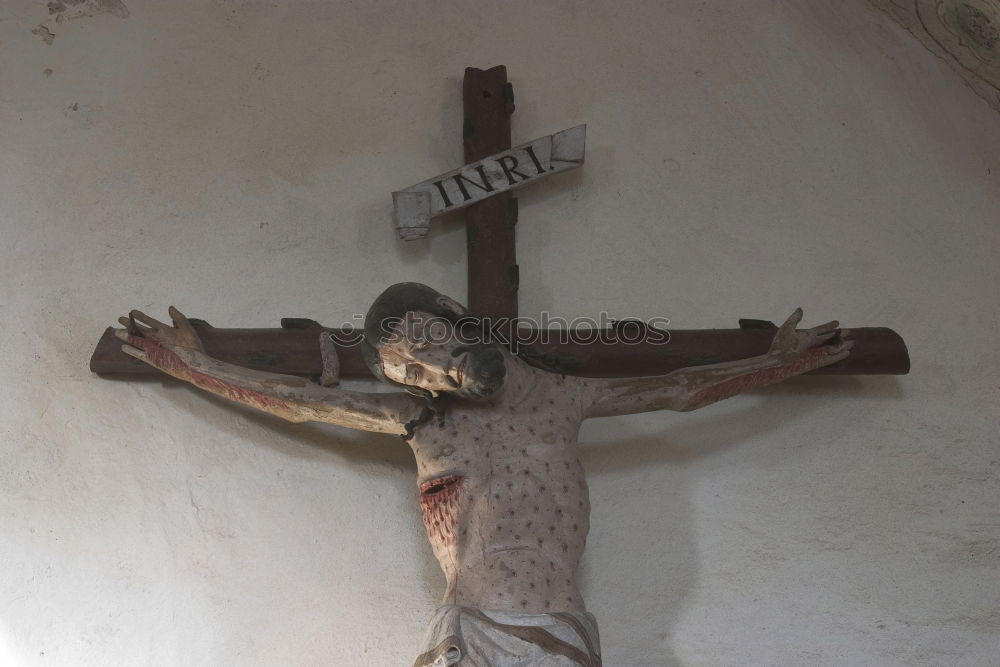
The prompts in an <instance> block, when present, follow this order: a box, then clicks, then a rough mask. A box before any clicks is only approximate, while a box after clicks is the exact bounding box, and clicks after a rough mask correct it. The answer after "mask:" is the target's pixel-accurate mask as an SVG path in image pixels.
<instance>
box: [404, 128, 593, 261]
mask: <svg viewBox="0 0 1000 667" xmlns="http://www.w3.org/2000/svg"><path fill="white" fill-rule="evenodd" d="M586 142H587V126H586V125H577V126H576V127H571V128H569V129H568V130H563V131H562V132H556V133H555V134H550V135H548V136H545V137H540V138H538V139H535V140H533V141H529V142H528V143H526V144H521V145H520V146H515V147H514V148H509V149H507V150H505V151H502V152H500V153H497V154H496V155H491V156H490V157H488V158H485V159H483V160H480V161H479V162H473V163H472V164H467V165H465V166H464V167H462V168H460V169H455V170H454V171H449V172H448V173H446V174H441V175H440V176H435V177H434V178H431V179H429V180H426V181H424V182H422V183H417V184H416V185H414V186H412V187H409V188H406V189H405V190H400V191H399V192H393V193H392V202H393V205H394V206H395V209H396V229H397V231H398V232H399V237H400V238H402V239H404V240H406V241H412V240H414V239H419V238H423V237H424V236H426V235H427V229H428V227H429V226H430V222H431V218H433V217H434V216H437V215H440V214H442V213H446V212H448V211H454V210H457V209H460V208H463V207H465V206H468V205H470V204H475V203H476V202H477V201H481V200H483V199H486V198H487V197H491V196H493V195H496V194H500V193H501V192H506V191H507V190H512V189H514V188H519V187H521V186H522V185H524V184H526V183H532V182H534V181H537V180H538V179H540V178H543V177H545V176H549V175H550V174H558V173H559V172H561V171H566V170H567V169H573V168H574V167H579V166H580V165H582V164H583V152H584V148H585V146H586Z"/></svg>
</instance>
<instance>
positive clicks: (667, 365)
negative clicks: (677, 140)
mask: <svg viewBox="0 0 1000 667" xmlns="http://www.w3.org/2000/svg"><path fill="white" fill-rule="evenodd" d="M462 98H463V107H464V113H465V120H464V123H463V127H462V136H463V139H464V144H465V161H466V164H470V163H475V162H477V161H480V160H483V159H484V158H487V157H489V156H492V155H496V154H498V153H501V152H503V151H505V150H507V149H510V148H511V131H510V116H511V114H512V113H513V112H514V93H513V87H512V86H511V84H510V82H508V80H507V69H506V67H504V66H502V65H501V66H497V67H493V68H492V69H488V70H480V69H475V68H471V67H470V68H467V69H466V71H465V78H464V81H463V89H462ZM512 180H513V179H512ZM484 181H485V177H484ZM465 216H466V232H467V248H468V272H469V274H468V275H469V278H468V284H469V295H468V303H467V305H468V307H469V309H470V310H471V311H472V312H473V313H475V314H476V315H479V316H483V317H486V318H491V319H492V320H494V321H498V320H503V319H504V318H509V319H513V318H515V317H517V314H518V313H517V291H518V287H519V282H520V277H519V271H518V265H517V260H516V253H515V240H514V229H515V225H516V223H517V220H518V208H517V200H516V199H515V198H514V195H513V194H512V193H511V192H510V190H506V191H504V192H500V193H497V194H492V196H489V197H487V198H485V199H482V200H481V201H477V202H475V203H473V204H471V205H469V206H468V207H467V208H466V213H465ZM192 324H193V325H194V327H195V329H196V331H197V332H198V335H199V336H200V337H201V340H202V342H203V344H204V346H205V351H206V353H207V354H208V355H210V356H212V357H214V358H216V359H218V360H220V361H225V362H228V363H232V364H236V365H239V366H245V367H248V368H254V369H259V370H267V371H272V372H276V373H287V374H292V375H300V376H306V377H319V376H320V375H321V373H322V371H323V362H322V357H321V353H320V347H319V345H318V342H317V341H318V336H319V334H320V332H322V331H330V333H331V335H332V337H333V340H334V344H335V347H336V348H337V353H338V356H339V359H340V374H341V376H343V377H348V378H352V377H353V378H364V377H371V373H370V372H369V370H368V367H367V366H366V365H365V363H364V361H363V359H362V358H361V351H360V346H358V345H357V344H356V342H357V339H358V335H359V332H358V331H357V330H354V329H351V328H347V327H345V328H341V329H329V328H327V327H324V326H323V325H321V324H319V323H318V322H315V321H313V320H309V319H302V318H285V319H282V321H281V328H266V329H219V328H215V327H212V326H211V325H209V324H208V323H207V322H204V321H201V320H192ZM627 325H628V326H642V325H641V324H638V323H634V322H630V323H628V324H627ZM616 326H622V324H621V323H620V324H619V325H616ZM775 330H776V326H775V325H774V324H773V323H771V322H767V321H762V320H751V319H741V320H740V321H739V328H736V329H703V330H680V331H679V330H671V331H670V332H669V336H670V341H669V343H668V344H665V345H664V344H659V343H655V342H650V341H644V342H639V343H628V344H624V343H620V342H616V341H617V340H618V339H619V336H617V335H615V334H616V330H615V329H614V328H612V329H608V330H605V331H603V332H596V333H597V334H598V335H595V336H594V339H595V340H593V341H588V342H581V341H577V340H572V339H571V337H569V336H567V335H565V334H566V333H567V332H561V333H562V334H563V335H555V336H551V337H550V339H549V341H548V342H539V341H538V340H537V336H536V334H537V331H536V330H532V329H518V330H509V329H507V330H505V331H503V332H501V333H503V334H505V335H512V336H515V337H516V338H518V339H519V340H530V341H532V345H533V347H535V348H536V349H537V350H539V351H540V352H542V353H543V354H548V355H551V357H552V358H553V359H558V360H561V361H560V362H559V363H560V364H561V367H560V370H562V371H563V372H565V373H566V374H570V375H580V376H588V377H635V376H644V375H662V374H666V373H669V372H670V371H673V370H676V369H678V368H683V367H688V366H695V365H700V364H712V363H719V362H723V361H731V360H736V359H743V358H747V357H752V356H756V355H759V354H762V353H764V352H765V351H767V349H768V346H769V345H770V344H771V341H772V339H773V338H774V333H775ZM113 331H114V330H113V329H112V328H108V329H107V330H106V331H105V332H104V335H103V336H102V337H101V340H100V341H99V342H98V345H97V348H96V349H95V351H94V354H93V356H92V357H91V360H90V368H91V370H92V371H94V372H96V373H101V374H108V375H130V376H141V375H152V374H157V373H159V372H158V371H157V370H156V369H154V368H152V367H151V366H149V365H147V364H145V363H143V362H141V361H138V360H137V359H135V358H133V357H130V356H128V355H126V354H123V353H122V352H121V341H120V340H118V339H117V338H116V337H115V335H114V333H113ZM844 331H845V332H848V331H849V332H850V335H851V337H852V338H853V340H854V341H855V343H854V349H853V350H852V352H851V355H850V356H849V357H848V358H847V359H845V360H844V361H841V362H839V363H837V364H835V365H833V366H828V367H825V368H821V369H819V370H816V371H813V372H814V373H817V374H854V375H872V374H891V375H902V374H905V373H907V372H908V371H909V368H910V361H909V355H908V353H907V350H906V345H905V343H904V342H903V339H902V338H901V337H900V336H899V334H897V333H896V332H895V331H893V330H892V329H889V328H886V327H860V328H852V329H844Z"/></svg>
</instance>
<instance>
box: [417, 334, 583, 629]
mask: <svg viewBox="0 0 1000 667" xmlns="http://www.w3.org/2000/svg"><path fill="white" fill-rule="evenodd" d="M507 374H508V375H507V380H506V383H505V388H504V391H503V392H501V393H500V394H499V395H498V396H495V397H491V398H488V399H484V400H481V401H477V402H473V401H468V402H463V403H459V404H453V405H450V406H449V408H448V409H447V411H446V413H445V416H444V420H443V422H437V421H434V422H430V423H428V424H425V425H424V426H422V427H420V428H419V429H418V430H417V432H416V434H415V435H414V437H413V439H412V440H410V446H411V448H412V450H413V453H414V457H415V458H416V461H417V473H418V482H419V484H420V488H421V490H422V494H421V508H422V510H424V511H423V512H422V514H423V517H424V522H425V525H426V527H427V534H428V538H429V540H430V542H431V546H432V548H433V550H434V555H435V556H436V557H437V559H438V562H439V563H440V564H441V569H442V570H443V571H444V574H445V578H446V580H447V586H446V591H445V595H444V600H443V602H444V603H445V604H457V605H462V606H469V607H478V608H480V609H497V610H506V611H519V612H521V611H529V612H530V611H537V612H554V611H584V610H585V606H584V603H583V599H582V597H581V596H580V592H579V587H578V567H579V561H580V557H581V556H582V555H583V549H584V545H585V544H586V540H587V532H588V529H589V516H590V500H589V496H588V493H587V483H586V479H585V476H584V472H583V467H582V466H581V464H580V460H579V451H578V447H577V434H578V431H579V428H580V423H581V422H582V420H583V406H582V401H581V395H580V393H579V392H574V391H567V390H566V389H567V387H566V384H567V383H568V382H572V380H571V379H567V378H563V377H562V376H559V375H553V374H551V373H546V372H544V371H541V370H538V369H536V368H533V367H531V366H529V365H527V364H525V363H524V362H522V361H520V360H519V359H517V358H515V357H513V356H512V355H510V354H509V353H508V354H507ZM441 482H443V484H442V483H441Z"/></svg>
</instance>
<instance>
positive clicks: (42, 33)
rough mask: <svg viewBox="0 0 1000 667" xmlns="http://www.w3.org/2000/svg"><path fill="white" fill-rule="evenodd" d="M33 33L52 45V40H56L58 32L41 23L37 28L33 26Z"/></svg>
mask: <svg viewBox="0 0 1000 667" xmlns="http://www.w3.org/2000/svg"><path fill="white" fill-rule="evenodd" d="M31 34H32V35H38V36H39V37H41V38H42V41H43V42H45V43H46V44H48V45H49V46H52V42H54V41H56V34H55V33H54V32H52V31H51V30H49V29H48V28H46V27H45V26H44V25H41V24H39V26H38V27H37V28H32V29H31Z"/></svg>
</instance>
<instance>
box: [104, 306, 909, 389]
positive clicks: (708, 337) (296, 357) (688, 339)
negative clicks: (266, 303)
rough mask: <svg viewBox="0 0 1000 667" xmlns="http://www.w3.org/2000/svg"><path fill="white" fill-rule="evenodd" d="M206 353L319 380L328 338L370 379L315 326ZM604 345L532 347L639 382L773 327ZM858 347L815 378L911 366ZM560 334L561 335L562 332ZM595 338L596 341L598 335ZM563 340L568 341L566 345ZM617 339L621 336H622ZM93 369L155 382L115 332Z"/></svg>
mask: <svg viewBox="0 0 1000 667" xmlns="http://www.w3.org/2000/svg"><path fill="white" fill-rule="evenodd" d="M192 323H193V324H194V327H195V329H196V330H197V331H198V335H199V336H200V337H201V340H202V342H203V343H204V345H205V351H206V352H207V353H208V354H209V355H210V356H212V357H214V358H215V359H219V360H220V361H225V362H228V363H231V364H236V365H238V366H245V367H248V368H254V369H258V370H266V371H272V372H275V373H287V374H290V375H299V376H303V377H318V376H319V375H320V373H321V372H322V359H321V357H320V347H319V336H320V333H322V332H324V331H330V332H332V334H333V336H334V340H335V344H336V347H337V353H338V356H339V358H340V368H341V375H342V377H345V378H371V377H372V376H371V374H370V373H369V371H368V368H367V366H365V363H364V360H363V359H362V357H361V348H360V347H359V346H358V345H357V344H351V343H350V341H352V340H356V339H357V337H358V335H359V332H358V331H357V330H351V329H327V328H325V327H323V326H322V325H320V324H319V323H317V322H314V321H312V320H301V319H289V320H282V324H283V328H280V329H276V328H275V329H217V328H215V327H212V326H210V325H208V324H207V323H205V322H203V321H201V320H192ZM597 332H600V334H601V335H603V337H604V339H605V341H604V342H601V341H600V340H597V341H595V342H590V343H588V342H581V341H579V340H577V341H567V340H559V336H557V335H556V334H557V333H558V332H557V331H556V330H550V331H549V332H547V333H549V334H550V335H551V337H552V340H549V341H548V342H541V343H533V345H532V347H533V348H534V349H535V350H537V351H538V352H540V353H541V354H542V355H543V357H544V358H545V360H546V361H548V362H549V363H550V364H551V365H554V366H556V367H557V368H558V370H560V371H561V372H564V373H565V374H567V375H579V376H584V377H638V376H644V375H662V374H665V373H669V372H670V371H673V370H676V369H678V368H684V367H687V366H697V365H703V364H712V363H717V362H720V361H731V360H734V359H743V358H746V357H752V356H755V355H758V354H763V353H764V352H766V351H767V348H768V346H769V345H770V343H771V340H772V339H773V338H774V326H773V325H772V324H770V323H766V322H759V321H754V320H747V321H744V326H743V327H741V328H739V329H696V330H686V331H671V332H670V340H669V342H667V343H664V344H655V343H638V344H628V343H622V342H607V341H608V340H613V339H614V338H615V336H616V333H615V331H613V330H610V329H605V330H597ZM844 332H845V333H849V335H850V336H851V338H852V339H853V340H854V341H855V344H854V349H853V350H852V352H851V356H850V357H848V358H847V359H845V360H844V361H842V362H840V363H838V364H836V365H834V366H829V367H827V368H822V369H819V370H817V371H813V372H814V373H816V374H821V375H831V374H837V375H903V374H905V373H907V372H908V371H909V370H910V359H909V355H908V353H907V350H906V345H905V344H904V343H903V339H902V338H900V336H899V334H897V333H896V332H895V331H893V330H892V329H888V328H885V327H861V328H857V329H844ZM564 333H565V332H564ZM595 337H597V333H596V332H595ZM519 338H522V339H525V340H532V341H535V340H538V339H539V338H540V335H539V332H537V331H522V333H521V334H520V336H519ZM563 338H565V336H564V337H563ZM619 338H620V336H619ZM90 369H91V370H92V371H94V372H95V373H100V374H102V375H119V376H129V377H136V376H142V375H147V376H148V375H155V374H157V373H158V371H156V370H155V369H153V368H151V367H149V366H147V365H146V364H144V363H143V362H141V361H138V360H136V359H134V358H132V357H130V356H128V355H126V354H124V353H122V352H121V341H120V340H118V339H117V338H115V336H114V330H113V329H111V328H109V329H108V330H107V331H105V332H104V335H103V336H102V337H101V340H100V342H99V343H98V345H97V349H96V350H95V351H94V355H93V357H92V358H91V360H90Z"/></svg>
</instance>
